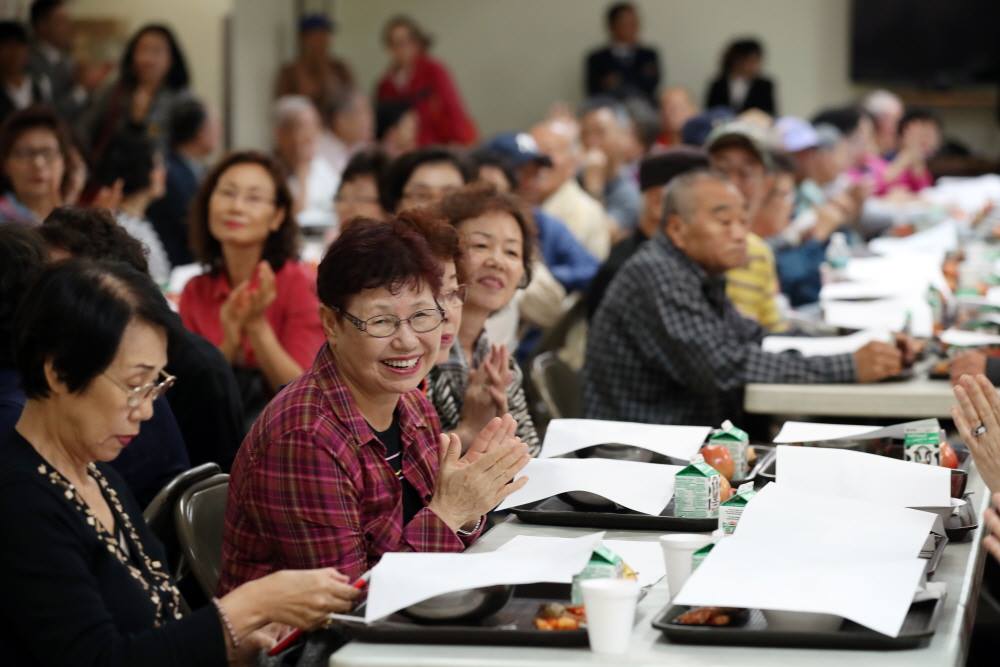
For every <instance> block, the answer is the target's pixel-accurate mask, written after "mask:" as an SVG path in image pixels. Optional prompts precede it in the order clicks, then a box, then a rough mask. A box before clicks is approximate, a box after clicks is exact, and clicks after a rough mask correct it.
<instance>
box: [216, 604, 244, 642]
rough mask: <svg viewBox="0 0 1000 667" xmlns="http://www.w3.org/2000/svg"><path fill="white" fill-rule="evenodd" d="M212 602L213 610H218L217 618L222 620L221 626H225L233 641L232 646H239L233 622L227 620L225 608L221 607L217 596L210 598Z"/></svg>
mask: <svg viewBox="0 0 1000 667" xmlns="http://www.w3.org/2000/svg"><path fill="white" fill-rule="evenodd" d="M212 604H214V605H215V610H216V611H218V612H219V618H220V619H221V620H222V625H223V627H225V628H226V633H227V634H228V635H229V640H230V641H231V642H232V643H233V648H239V646H240V640H239V639H237V638H236V632H235V631H234V630H233V624H232V623H231V622H230V621H229V616H227V615H226V612H225V610H224V609H223V608H222V604H221V603H220V602H219V598H212Z"/></svg>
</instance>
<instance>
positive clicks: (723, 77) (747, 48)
mask: <svg viewBox="0 0 1000 667" xmlns="http://www.w3.org/2000/svg"><path fill="white" fill-rule="evenodd" d="M763 65H764V46H763V45H762V44H761V43H760V42H759V41H757V40H756V39H753V38H750V39H737V40H735V41H733V42H731V43H730V44H729V46H727V47H726V50H725V52H724V53H723V54H722V62H721V63H720V67H719V76H718V77H717V78H716V79H715V80H714V81H712V83H711V85H709V87H708V91H707V93H706V95H705V108H706V109H711V108H712V107H729V108H730V109H732V110H733V112H734V113H742V112H744V111H746V110H748V109H760V110H761V111H763V112H764V113H767V114H770V115H772V116H774V115H777V113H778V112H777V105H776V104H775V101H774V97H775V96H774V83H772V82H771V80H770V79H768V78H767V77H764V76H762V70H763Z"/></svg>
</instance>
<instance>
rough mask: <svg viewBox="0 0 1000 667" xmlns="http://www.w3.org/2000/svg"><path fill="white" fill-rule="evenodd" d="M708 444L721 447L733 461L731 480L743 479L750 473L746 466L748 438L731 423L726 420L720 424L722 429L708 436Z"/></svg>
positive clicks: (744, 432)
mask: <svg viewBox="0 0 1000 667" xmlns="http://www.w3.org/2000/svg"><path fill="white" fill-rule="evenodd" d="M708 444H710V445H723V446H724V447H725V448H726V449H727V450H729V456H730V458H732V459H733V479H743V478H744V477H746V476H747V473H748V472H750V471H749V469H748V466H747V447H748V446H749V444H750V436H749V435H747V433H746V431H744V430H742V429H739V428H737V427H735V426H733V422H731V421H729V420H728V419H727V420H726V421H724V422H722V428H719V429H716V430H715V431H713V432H712V434H711V435H710V436H708Z"/></svg>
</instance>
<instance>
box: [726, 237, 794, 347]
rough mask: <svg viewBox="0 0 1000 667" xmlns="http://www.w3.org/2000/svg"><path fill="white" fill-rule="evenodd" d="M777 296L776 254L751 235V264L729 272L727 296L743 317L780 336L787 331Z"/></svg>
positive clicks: (749, 254) (761, 240)
mask: <svg viewBox="0 0 1000 667" xmlns="http://www.w3.org/2000/svg"><path fill="white" fill-rule="evenodd" d="M777 295H778V273H777V271H776V270H775V267H774V253H772V252H771V248H770V247H768V245H767V244H766V243H765V242H764V240H763V239H762V238H760V237H759V236H757V235H756V234H752V233H751V234H747V263H746V264H745V265H743V266H740V267H737V268H735V269H730V270H729V271H726V296H728V297H729V300H730V301H732V302H733V305H734V306H736V310H738V311H740V314H741V315H743V316H744V317H749V318H750V319H751V320H754V321H755V322H757V324H759V325H761V326H762V327H764V328H765V329H767V330H768V331H769V332H771V333H776V332H779V331H784V330H785V329H786V328H787V324H786V323H785V321H784V318H782V316H781V310H780V309H779V308H778V301H777V298H776V297H777Z"/></svg>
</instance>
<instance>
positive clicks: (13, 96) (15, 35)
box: [0, 21, 50, 121]
mask: <svg viewBox="0 0 1000 667" xmlns="http://www.w3.org/2000/svg"><path fill="white" fill-rule="evenodd" d="M49 89H50V86H49V85H48V80H46V79H36V78H35V77H33V76H31V74H30V73H29V72H28V31H27V30H25V29H24V26H22V25H21V24H20V23H18V22H17V21H0V121H2V120H3V119H5V118H6V117H7V116H9V115H10V114H12V113H13V112H15V111H18V110H19V109H25V108H27V107H30V106H31V105H33V104H44V103H47V102H49V100H50V95H49Z"/></svg>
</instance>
